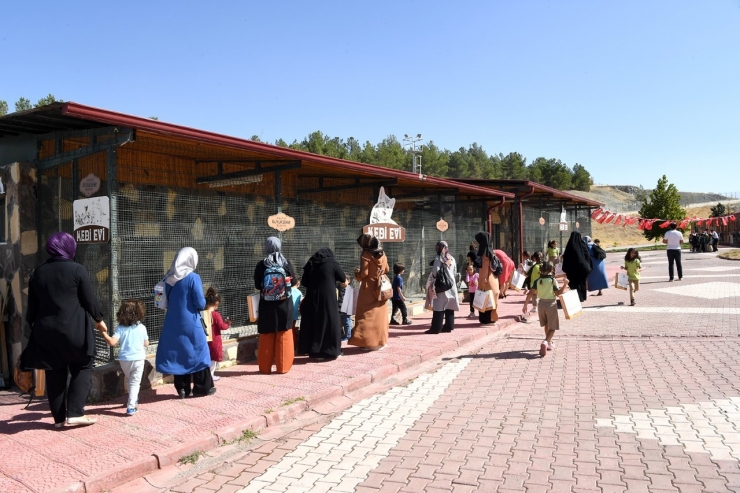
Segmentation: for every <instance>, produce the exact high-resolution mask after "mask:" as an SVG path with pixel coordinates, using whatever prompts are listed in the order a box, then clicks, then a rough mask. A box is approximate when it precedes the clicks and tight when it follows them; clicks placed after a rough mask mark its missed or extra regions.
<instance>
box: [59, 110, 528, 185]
mask: <svg viewBox="0 0 740 493" xmlns="http://www.w3.org/2000/svg"><path fill="white" fill-rule="evenodd" d="M61 114H62V115H64V116H68V117H74V118H79V119H83V120H89V121H93V122H101V123H105V124H108V125H118V126H125V127H132V128H135V129H137V130H144V131H146V132H150V133H154V134H160V135H167V136H172V137H179V138H183V139H188V140H196V141H199V142H204V143H209V144H215V145H222V146H227V147H231V148H236V149H242V150H246V151H252V152H261V153H264V154H270V155H273V156H276V157H280V158H283V159H300V160H305V161H309V162H312V163H317V164H323V165H326V166H330V167H342V168H344V169H347V170H352V171H356V172H362V173H369V174H373V175H377V176H386V177H391V178H398V179H403V180H406V181H411V182H416V183H418V184H419V186H423V185H426V184H428V185H434V186H438V187H443V188H456V189H458V190H459V191H460V192H466V193H470V194H475V195H487V196H491V197H497V198H514V194H512V193H509V192H503V191H500V190H493V189H491V188H487V187H482V186H477V185H473V184H470V183H462V182H459V181H453V180H447V179H444V178H436V177H433V176H427V175H422V177H421V178H420V177H419V175H417V174H415V173H411V172H409V171H401V170H395V169H390V168H384V167H382V166H376V165H372V164H366V163H358V162H355V161H348V160H345V159H338V158H334V157H329V156H322V155H320V154H312V153H310V152H305V151H298V150H295V149H289V148H286V147H280V146H276V145H272V144H265V143H263V142H255V141H253V140H249V139H241V138H238V137H230V136H228V135H223V134H217V133H214V132H208V131H205V130H198V129H195V128H191V127H185V126H182V125H175V124H173V123H166V122H162V121H158V120H152V119H150V118H143V117H139V116H132V115H126V114H124V113H117V112H115V111H110V110H104V109H100V108H94V107H92V106H85V105H82V104H78V103H73V102H69V103H63V104H62V105H61Z"/></svg>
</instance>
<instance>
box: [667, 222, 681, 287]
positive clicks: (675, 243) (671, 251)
mask: <svg viewBox="0 0 740 493" xmlns="http://www.w3.org/2000/svg"><path fill="white" fill-rule="evenodd" d="M663 243H665V244H666V250H667V252H668V278H669V281H668V282H673V263H674V262H675V263H676V268H677V270H678V280H679V281H680V280H681V278H682V277H683V269H682V268H681V243H683V234H682V233H681V232H680V231H678V230H677V229H676V223H671V225H670V226H669V231H668V232H667V233H666V234H665V235H664V236H663Z"/></svg>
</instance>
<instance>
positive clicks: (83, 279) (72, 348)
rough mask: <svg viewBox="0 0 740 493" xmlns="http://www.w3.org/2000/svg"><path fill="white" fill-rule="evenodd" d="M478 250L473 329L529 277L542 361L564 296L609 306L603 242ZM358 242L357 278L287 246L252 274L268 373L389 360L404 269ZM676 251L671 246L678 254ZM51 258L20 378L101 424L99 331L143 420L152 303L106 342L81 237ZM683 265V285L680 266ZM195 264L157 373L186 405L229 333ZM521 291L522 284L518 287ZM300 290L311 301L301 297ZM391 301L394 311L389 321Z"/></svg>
mask: <svg viewBox="0 0 740 493" xmlns="http://www.w3.org/2000/svg"><path fill="white" fill-rule="evenodd" d="M679 235H680V233H679ZM475 242H476V243H471V248H470V251H469V252H468V255H467V265H466V269H465V272H466V274H465V280H466V282H467V287H468V290H469V304H470V315H469V318H473V317H475V311H476V310H477V311H478V315H477V318H478V321H479V323H481V324H484V325H487V324H493V323H495V322H496V321H497V320H498V305H499V300H500V299H501V298H504V297H505V296H506V292H507V289H508V288H509V286H511V283H512V281H513V279H514V273H515V272H518V273H519V275H520V276H524V277H525V280H524V288H525V291H526V290H528V293H527V298H526V302H525V312H526V307H527V305H528V304H529V303H530V302H531V303H532V304H533V306H534V307H536V308H537V310H538V314H539V317H540V324H541V325H542V326H543V327H544V328H545V340H544V341H543V344H542V345H541V348H540V349H541V352H543V351H544V352H543V355H544V354H546V351H547V350H551V349H552V348H553V346H552V337H553V335H554V333H555V331H556V330H557V329H558V322H557V309H556V308H555V306H556V305H555V301H554V300H555V299H556V297H557V295H558V294H561V293H562V292H563V291H564V289H565V287H566V285H567V286H569V287H570V288H571V289H574V290H576V291H577V292H578V295H579V298H580V300H581V301H585V300H586V297H587V293H588V292H589V291H591V292H595V291H598V293H597V295H601V294H602V290H603V289H607V288H608V287H609V283H608V280H607V277H606V269H605V265H604V259H605V258H606V253H605V252H604V250H603V249H602V248H601V247H600V245H599V241H598V240H594V241H591V239H590V238H589V237H585V238H584V237H581V235H580V233H578V232H573V233H572V234H571V235H570V239H569V241H568V243H567V245H566V247H565V249H564V251H563V253H562V255H561V254H560V250H559V249H558V247H557V243H556V242H550V244H549V245H548V248H547V250H546V252H545V253H544V254H543V253H542V252H534V253H533V254H532V255H531V256H530V255H529V253H528V252H524V255H523V260H522V263H521V264H520V266H519V267H518V268H517V267H516V265H515V263H514V261H513V260H512V259H511V258H510V257H509V256H508V255H507V254H506V253H505V252H503V251H502V250H498V249H493V247H492V244H491V237H490V234H489V233H487V232H484V231H481V232H479V233H478V234H476V235H475ZM357 243H358V244H359V245H360V247H361V249H362V253H361V256H360V266H359V267H358V268H356V269H355V270H354V275H353V276H352V279H350V278H349V277H348V276H347V275H346V274H345V271H344V270H343V269H342V267H341V265H340V264H339V262H338V260H337V259H336V258H335V255H334V252H333V251H332V250H331V249H330V248H320V249H319V250H318V251H316V252H315V253H314V254H313V255H312V256H311V257H310V258H309V259H308V261H307V262H306V264H305V265H304V266H303V272H302V276H300V277H299V276H298V274H297V272H296V268H295V267H294V266H293V265H292V264H291V262H290V261H289V260H288V259H286V258H285V257H284V256H283V254H282V251H281V250H282V244H281V241H280V240H279V239H278V238H276V237H269V238H267V240H266V241H265V245H264V247H265V257H264V259H262V260H261V261H259V262H258V263H257V265H256V266H255V269H254V277H253V279H254V286H255V288H256V289H257V290H258V291H259V292H260V296H259V309H258V311H259V317H258V321H257V332H258V334H259V342H258V351H257V359H258V369H259V371H260V372H261V373H265V374H269V373H271V372H272V371H273V367H274V368H275V371H276V372H277V373H286V372H288V371H289V370H290V369H291V367H292V365H293V361H294V358H295V356H296V355H307V356H309V357H310V358H314V359H318V360H335V359H337V358H339V357H340V356H342V342H343V340H344V341H347V344H348V345H349V346H355V347H359V348H361V349H363V350H367V351H380V350H383V349H384V348H385V347H386V345H387V344H388V331H389V325H391V324H394V325H396V324H404V325H409V324H411V321H410V320H409V319H408V313H407V308H406V304H405V301H406V296H405V293H404V289H403V277H402V274H403V272H404V266H403V265H401V264H398V263H396V264H394V266H393V281H392V282H391V281H390V280H389V279H388V277H387V275H386V274H387V273H388V272H389V270H390V268H389V262H388V258H387V256H386V254H385V252H384V251H383V248H382V245H381V244H380V241H379V240H378V238H376V237H374V236H372V235H369V234H362V235H360V236H359V237H358V238H357ZM672 246H673V245H672V244H669V249H670V248H671V247H672ZM679 248H680V245H679ZM46 250H47V252H48V253H49V255H50V259H49V260H48V261H47V262H46V263H45V264H43V265H41V266H39V267H38V268H37V269H36V270H35V272H34V273H33V275H32V276H31V279H30V282H29V309H28V323H29V325H30V326H31V328H32V331H31V337H30V340H29V344H28V346H27V348H26V350H25V351H24V352H23V354H22V357H21V362H20V365H21V367H22V368H24V369H32V368H35V369H43V370H46V372H47V395H48V399H49V405H50V408H51V410H52V415H53V416H54V422H55V426H56V427H62V426H65V425H66V426H75V425H89V424H93V423H94V422H95V418H94V417H89V416H85V415H84V404H85V400H86V398H87V394H88V392H89V389H90V380H91V374H92V367H93V360H94V353H95V343H94V340H95V338H94V332H93V331H94V330H98V331H99V332H100V334H101V335H102V337H103V338H105V340H106V341H107V342H108V344H110V345H111V346H114V345H119V346H120V349H119V351H118V360H119V361H120V363H121V368H122V370H123V372H124V374H125V376H126V378H127V379H128V382H129V397H128V401H127V405H126V408H127V413H128V414H134V413H136V412H137V407H138V391H139V387H140V384H141V380H142V376H143V370H144V361H145V358H146V347H147V346H148V344H149V341H148V337H147V331H146V327H144V325H143V320H144V316H145V306H144V303H143V302H142V301H140V300H124V301H123V302H121V305H120V307H119V310H118V312H117V314H116V320H117V322H118V325H117V327H116V329H115V331H114V333H113V335H110V334H108V327H107V326H106V324H105V322H104V321H103V314H102V310H101V307H100V304H99V302H98V300H97V299H96V297H95V296H94V294H93V291H92V286H91V283H90V280H89V278H88V275H87V272H86V271H85V269H84V267H82V266H81V265H80V264H78V263H76V262H75V261H74V256H75V251H76V243H75V241H74V239H73V238H72V236H71V235H69V234H67V233H56V234H55V235H53V236H51V237H50V238H49V240H48V241H47V245H46ZM435 253H436V255H435V257H434V258H433V259H432V260H431V262H430V264H429V265H430V267H431V271H430V273H429V276H428V278H427V280H426V284H425V292H426V300H425V308H427V309H429V310H431V311H432V312H433V314H432V320H431V325H430V327H429V329H428V330H427V331H426V332H425V333H426V334H439V333H444V332H451V331H453V330H454V328H455V312H458V311H459V310H460V302H459V297H458V289H459V288H458V284H457V282H456V280H457V264H456V261H455V258H454V257H453V255H451V254H450V251H449V245H448V244H447V242H445V241H439V242H438V243H437V244H436V252H435ZM669 254H670V250H669ZM678 254H679V255H680V250H679V252H678ZM627 257H628V259H627V260H628V262H629V263H628V264H625V267H626V268H627V270H628V272H629V275H630V279H631V280H633V277H634V278H635V279H634V280H635V281H637V282H634V283H631V284H630V288H631V292H630V295H631V298H632V301H633V304H634V293H633V291H635V292H636V291H637V290H638V289H639V269H640V266H639V254H638V253H637V252H636V251H634V252H628V255H627ZM678 262H679V265H678V276H679V279H680V277H681V267H680V257H679V258H678ZM558 263H562V271H563V273H564V274H565V276H566V278H565V279H564V282H563V284H562V286H561V285H560V283H558V281H556V280H555V272H556V265H557V264H558ZM197 265H198V253H197V252H196V251H195V250H194V249H193V248H190V247H185V248H182V249H181V250H180V251H179V252H178V253H177V255H176V256H175V258H174V259H173V261H172V264H171V266H170V268H169V270H168V271H167V273H166V274H165V276H164V279H163V282H164V284H165V289H164V295H165V296H166V299H167V311H166V314H165V320H164V325H163V327H162V332H161V337H160V339H159V341H158V344H157V352H156V363H155V366H156V369H157V371H159V372H161V373H163V374H170V375H173V379H174V387H175V390H176V392H177V395H178V396H179V397H180V398H181V399H185V398H187V397H190V396H209V395H213V394H214V393H215V392H216V387H215V386H214V381H216V380H218V378H219V377H218V376H216V374H215V372H216V369H217V362H218V361H221V360H222V359H223V348H222V341H221V336H220V334H221V332H222V331H224V330H227V329H228V328H229V326H230V321H229V319H228V317H227V318H226V319H224V318H222V317H221V315H220V314H219V313H218V311H217V310H218V308H219V305H220V302H221V297H220V295H219V293H218V291H217V289H216V287H214V286H211V287H209V288H208V290H207V291H206V292H205V293H204V290H203V284H202V281H201V278H200V276H199V275H198V274H197V273H196V272H195V270H196V268H197ZM671 270H672V269H671ZM671 277H672V272H671ZM352 281H354V283H353V284H354V286H355V289H356V290H357V291H358V293H357V300H356V308H355V313H354V326H352V323H351V320H350V316H349V315H348V314H347V313H343V312H342V311H341V308H340V307H341V306H342V298H343V297H344V290H345V289H346V287H347V286H349V285H350V283H352ZM520 283H521V279H518V281H517V284H518V285H520ZM301 285H302V286H303V287H304V288H305V289H304V290H305V295H302V294H301V291H299V290H298V287H299V286H301ZM517 289H519V288H517ZM478 292H483V293H484V294H485V296H484V297H479V298H480V299H479V301H480V300H483V301H482V302H481V303H479V304H478V306H475V303H474V300H475V298H476V293H478ZM388 301H391V303H392V307H393V310H392V312H391V317H389V316H388V307H387V306H388V305H387V303H388ZM397 313H400V315H401V320H400V321H396V320H395V316H396V314H397ZM205 318H207V319H208V320H209V322H208V324H206V322H205ZM299 318H300V320H301V326H300V330H299V331H298V330H297V328H296V321H297V320H298V319H299ZM207 326H208V327H207ZM206 329H209V330H210V335H211V337H212V340H211V341H208V340H207V335H208V334H209V330H206ZM68 374H69V375H71V379H70V380H69V383H68V382H67V379H68ZM65 394H66V399H65Z"/></svg>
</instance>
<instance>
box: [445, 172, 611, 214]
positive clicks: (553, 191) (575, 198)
mask: <svg viewBox="0 0 740 493" xmlns="http://www.w3.org/2000/svg"><path fill="white" fill-rule="evenodd" d="M459 181H461V182H464V183H468V184H472V183H477V184H479V185H482V186H485V185H483V184H489V185H490V186H518V187H532V188H534V190H535V192H540V193H547V194H549V195H551V196H553V197H555V198H559V199H565V200H569V201H572V202H576V203H579V204H584V205H588V206H591V207H601V206H603V205H604V204H602V203H601V202H597V201H596V200H591V199H587V198H586V197H581V196H580V195H576V194H573V193H569V192H565V191H563V190H558V189H557V188H552V187H548V186H546V185H543V184H541V183H537V182H536V181H529V180H507V179H494V180H486V179H478V178H470V179H467V178H466V179H461V180H459Z"/></svg>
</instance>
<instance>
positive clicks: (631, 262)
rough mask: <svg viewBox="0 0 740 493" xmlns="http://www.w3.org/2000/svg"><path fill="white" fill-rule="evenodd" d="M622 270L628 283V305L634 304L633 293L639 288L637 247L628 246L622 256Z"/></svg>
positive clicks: (639, 268)
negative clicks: (624, 271) (625, 272)
mask: <svg viewBox="0 0 740 493" xmlns="http://www.w3.org/2000/svg"><path fill="white" fill-rule="evenodd" d="M622 270H626V271H627V278H628V279H629V285H630V306H635V304H636V303H635V293H636V292H638V291H639V290H640V271H641V270H642V266H641V265H640V252H638V251H637V248H630V249H629V250H627V254H626V255H625V256H624V265H623V266H622Z"/></svg>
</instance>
